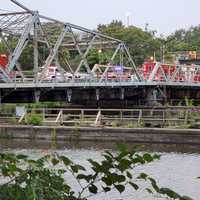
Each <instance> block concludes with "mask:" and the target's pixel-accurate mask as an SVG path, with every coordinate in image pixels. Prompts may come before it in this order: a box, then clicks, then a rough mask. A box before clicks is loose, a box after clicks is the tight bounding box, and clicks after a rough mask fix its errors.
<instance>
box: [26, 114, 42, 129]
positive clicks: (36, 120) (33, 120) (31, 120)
mask: <svg viewBox="0 0 200 200" xmlns="http://www.w3.org/2000/svg"><path fill="white" fill-rule="evenodd" d="M25 122H26V124H28V125H34V126H39V125H41V124H42V116H41V115H37V114H33V115H28V116H26V119H25Z"/></svg>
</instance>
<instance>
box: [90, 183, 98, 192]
mask: <svg viewBox="0 0 200 200" xmlns="http://www.w3.org/2000/svg"><path fill="white" fill-rule="evenodd" d="M88 189H89V191H90V192H91V193H93V194H96V193H97V191H98V188H97V187H96V186H95V185H93V184H92V185H91V186H90V187H89V188H88Z"/></svg>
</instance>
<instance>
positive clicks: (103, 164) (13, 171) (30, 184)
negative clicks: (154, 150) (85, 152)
mask: <svg viewBox="0 0 200 200" xmlns="http://www.w3.org/2000/svg"><path fill="white" fill-rule="evenodd" d="M102 156H103V159H102V160H101V161H99V162H97V161H95V160H92V159H89V160H88V162H89V163H90V166H91V169H89V170H86V168H85V167H83V166H81V165H78V164H75V163H74V162H73V161H72V160H70V159H69V158H67V157H65V156H63V155H58V154H57V153H55V154H53V155H51V156H50V155H47V156H44V157H42V158H39V159H37V160H32V159H30V158H29V157H27V156H25V155H15V154H8V153H7V154H4V153H2V154H0V176H1V179H2V180H3V181H1V183H0V199H2V200H13V199H15V200H87V199H89V198H90V197H91V196H93V195H95V194H97V193H100V192H105V193H106V192H109V191H111V190H112V189H116V190H117V191H118V192H119V193H123V192H124V190H125V188H126V187H127V186H131V187H132V188H133V191H134V190H139V185H138V182H141V181H144V182H148V183H149V187H148V188H146V190H147V191H148V192H149V193H154V192H156V193H159V194H161V195H163V196H166V197H170V198H172V199H179V200H190V198H189V197H184V196H181V195H179V194H177V193H176V192H174V191H172V190H170V189H168V188H160V187H159V186H158V185H157V183H156V181H155V180H154V179H153V178H152V177H150V176H149V175H147V174H145V173H141V174H139V175H138V176H135V175H134V176H133V171H134V168H135V167H136V166H138V165H144V164H146V163H150V162H152V161H154V160H156V159H159V155H156V154H154V155H151V154H148V153H144V154H139V153H137V152H136V151H134V150H133V151H128V150H127V149H126V147H125V146H123V145H120V146H119V147H118V152H117V153H111V152H109V151H105V152H104V153H103V155H102ZM69 173H70V174H71V175H72V176H73V177H74V179H75V181H76V182H77V183H78V185H79V186H80V189H79V190H78V191H74V190H73V189H72V187H71V185H70V182H69V181H68V180H67V179H66V178H64V177H66V175H69Z"/></svg>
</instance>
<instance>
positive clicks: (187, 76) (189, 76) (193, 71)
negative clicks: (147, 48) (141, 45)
mask: <svg viewBox="0 0 200 200" xmlns="http://www.w3.org/2000/svg"><path fill="white" fill-rule="evenodd" d="M155 66H156V62H145V63H144V64H143V77H144V80H148V79H149V78H150V74H151V73H152V71H153V70H154V68H155ZM176 68H177V66H176V65H173V64H172V65H170V64H160V67H159V68H158V70H157V71H156V72H155V76H154V80H153V81H165V77H167V78H169V79H171V78H172V76H174V77H173V78H174V79H173V81H175V82H186V81H187V82H193V83H194V82H195V83H196V82H200V70H199V68H198V67H197V66H196V65H181V66H179V68H180V69H179V70H178V72H177V73H176V74H175V71H176ZM163 72H164V74H163Z"/></svg>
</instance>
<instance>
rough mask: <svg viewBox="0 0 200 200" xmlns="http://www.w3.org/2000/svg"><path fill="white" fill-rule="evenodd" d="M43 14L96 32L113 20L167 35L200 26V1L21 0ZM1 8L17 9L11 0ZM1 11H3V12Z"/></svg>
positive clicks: (2, 0) (3, 1)
mask: <svg viewBox="0 0 200 200" xmlns="http://www.w3.org/2000/svg"><path fill="white" fill-rule="evenodd" d="M19 1H20V2H23V3H24V4H25V5H26V6H27V7H29V8H31V9H32V10H39V11H40V12H41V13H42V14H44V15H47V16H50V17H53V18H57V19H60V20H63V21H66V22H71V23H74V24H77V25H81V26H84V27H87V28H91V29H94V28H96V26H97V25H98V24H108V23H109V22H111V21H112V20H113V19H117V20H122V21H123V23H124V24H126V23H127V20H126V15H127V14H128V15H129V14H130V24H131V25H135V26H138V27H141V28H144V27H145V24H146V23H148V24H149V28H151V29H154V30H157V31H158V33H159V34H164V35H168V34H170V33H172V32H174V31H175V30H177V29H179V28H188V27H190V26H192V25H198V24H199V23H200V11H199V8H200V0H19ZM0 2H1V4H0V9H7V10H14V9H15V7H14V6H13V4H11V3H10V1H9V0H0ZM0 12H1V11H0Z"/></svg>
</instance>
